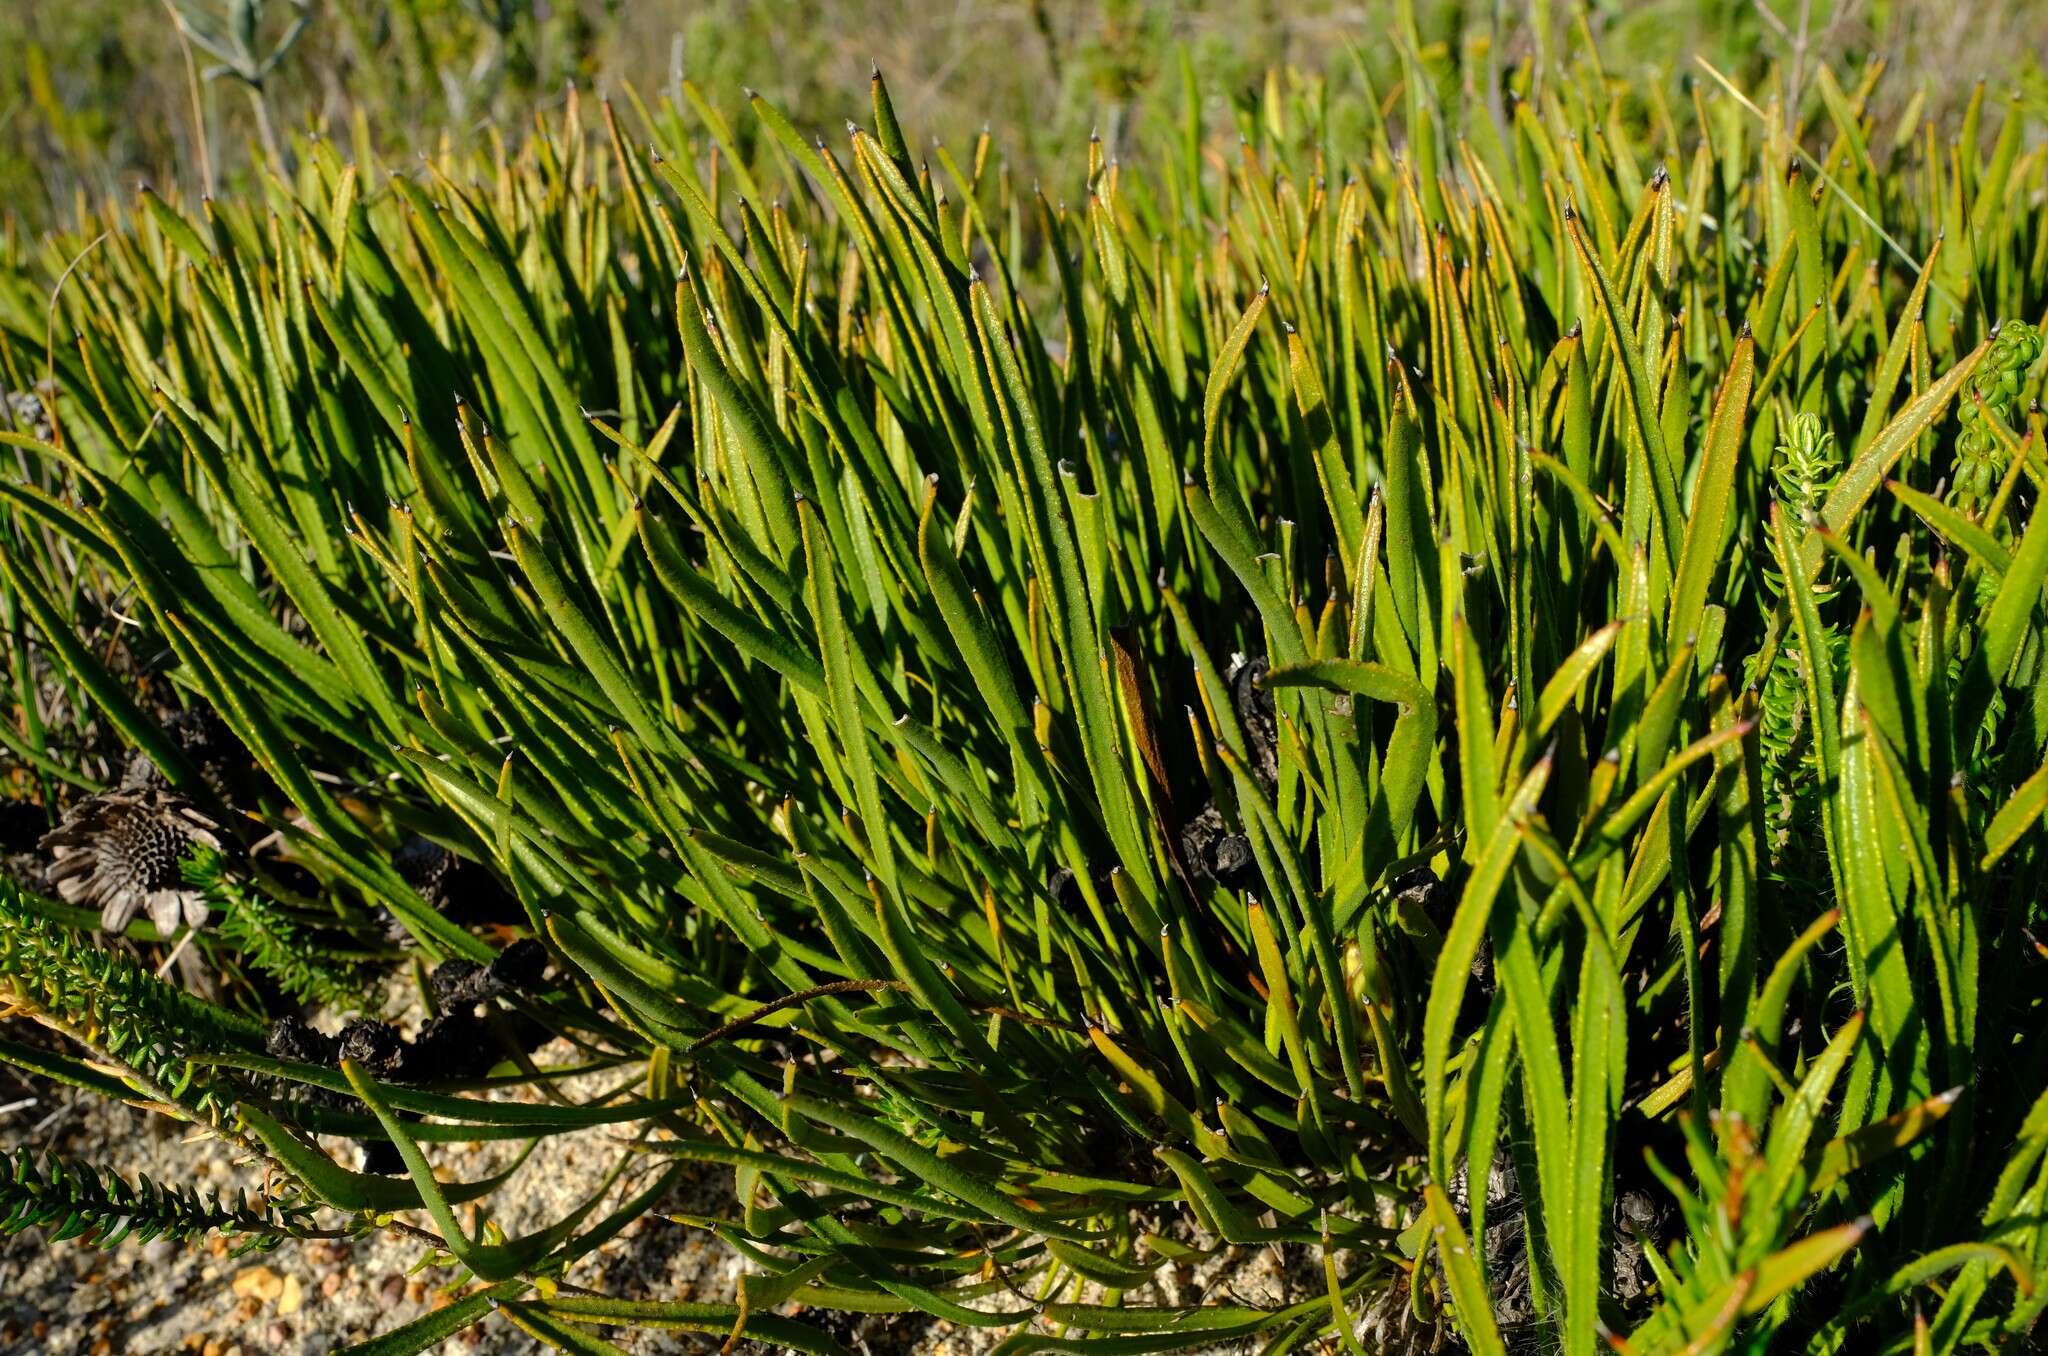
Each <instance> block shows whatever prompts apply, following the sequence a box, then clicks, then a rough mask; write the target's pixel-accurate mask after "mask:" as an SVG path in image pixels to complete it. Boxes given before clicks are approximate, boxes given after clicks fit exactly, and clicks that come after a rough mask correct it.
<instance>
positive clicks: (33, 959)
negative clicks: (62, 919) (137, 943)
mask: <svg viewBox="0 0 2048 1356" xmlns="http://www.w3.org/2000/svg"><path fill="white" fill-rule="evenodd" d="M0 998H4V1000H5V1001H6V1003H7V1004H8V1005H9V1006H10V1007H12V1008H15V1009H18V1010H20V1011H22V1012H24V1013H26V1014H28V1015H30V1016H32V1017H34V1018H35V1019H37V1020H38V1021H41V1022H44V1023H45V1024H47V1025H49V1026H52V1027H54V1028H56V1029H58V1030H60V1031H62V1032H63V1033H64V1034H65V1035H67V1036H71V1037H73V1038H75V1039H76V1040H78V1041H79V1042H81V1043H83V1044H84V1045H85V1046H87V1047H88V1048H89V1049H91V1050H93V1051H96V1052H98V1053H100V1054H102V1055H104V1056H106V1057H107V1058H109V1059H111V1060H112V1061H114V1062H115V1063H116V1064H117V1065H119V1066H120V1067H121V1069H122V1070H124V1071H125V1072H127V1073H129V1074H132V1076H133V1081H134V1083H135V1085H136V1091H137V1092H138V1094H140V1095H141V1096H142V1097H145V1098H148V1099H151V1100H155V1101H159V1102H162V1103H165V1104H168V1106H170V1107H171V1108H174V1109H175V1110H176V1111H177V1113H178V1114H181V1115H184V1116H187V1117H189V1118H191V1119H194V1120H198V1121H202V1122H204V1123H207V1124H219V1123H220V1122H221V1121H222V1120H223V1119H224V1118H226V1117H227V1116H228V1115H229V1112H230V1108H231V1105H232V1101H233V1096H234V1094H233V1092H232V1091H231V1090H229V1089H227V1088H224V1087H223V1086H221V1085H220V1083H219V1082H218V1080H217V1076H216V1075H215V1073H214V1072H213V1071H211V1070H207V1069H203V1068H200V1067H198V1066H196V1065H194V1064H193V1063H191V1061H190V1060H189V1058H188V1057H189V1056H191V1055H193V1054H219V1053H227V1052H234V1051H251V1050H256V1049H260V1048H261V1045H262V1040H263V1029H262V1027H261V1026H260V1025H259V1024H257V1023H255V1022H252V1021H250V1020H249V1019H248V1018H246V1017H243V1016H240V1015H238V1014H236V1013H233V1012H230V1011H228V1010H227V1009H225V1008H222V1007H220V1006H218V1005H216V1004H213V1003H209V1002H207V1001H206V1000H204V999H202V998H198V997H195V996H194V995H192V994H189V993H187V992H185V991H184V990H183V989H181V988H179V987H177V986H176V985H174V984H170V983H168V982H166V981H165V980H162V979H159V978H158V977H157V976H156V975H154V974H152V973H150V971H149V970H148V969H146V968H145V967H144V966H142V965H141V964H140V963H138V961H137V960H136V959H135V958H134V957H133V956H131V955H126V954H122V953H120V952H117V951H113V950H107V949H103V948H101V947H99V946H96V945H95V944H94V942H93V939H92V938H91V936H90V935H89V934H83V933H79V932H76V931H74V930H72V929H70V928H68V927H65V926H63V925H62V924H60V923H57V922H55V921H53V920H52V919H51V918H50V917H48V916H47V915H46V914H44V913H43V912H41V911H38V910H37V909H36V908H34V907H33V905H32V903H31V902H30V901H28V900H27V899H25V898H24V897H23V895H22V894H21V892H20V891H19V889H17V888H16V887H15V886H14V884H13V883H12V882H9V881H6V880H0Z"/></svg>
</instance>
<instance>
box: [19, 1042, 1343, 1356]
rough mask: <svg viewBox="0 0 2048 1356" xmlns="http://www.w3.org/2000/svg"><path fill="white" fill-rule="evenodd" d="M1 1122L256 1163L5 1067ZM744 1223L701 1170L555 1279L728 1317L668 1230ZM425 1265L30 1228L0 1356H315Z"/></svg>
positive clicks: (415, 1282) (1277, 1294)
mask: <svg viewBox="0 0 2048 1356" xmlns="http://www.w3.org/2000/svg"><path fill="white" fill-rule="evenodd" d="M10 1034H12V1033H10ZM550 1057H554V1058H566V1048H558V1049H553V1050H543V1051H542V1052H540V1058H541V1060H542V1062H547V1061H548V1060H549V1059H550ZM0 1068H4V1066H0ZM29 1099H33V1100H32V1101H31V1100H29ZM23 1103H26V1104H23ZM0 1108H5V1110H4V1111H0V1149H12V1148H14V1147H16V1146H19V1145H22V1144H28V1143H33V1144H37V1145H40V1146H42V1147H45V1148H51V1149H55V1150H56V1151H57V1152H59V1153H61V1154H64V1155H67V1156H72V1157H77V1158H82V1159H87V1160H90V1161H92V1162H95V1163H98V1164H101V1165H103V1166H109V1167H113V1168H116V1169H118V1170H119V1171H120V1172H122V1173H123V1174H124V1175H127V1176H129V1177H131V1178H132V1177H134V1176H135V1175H136V1174H138V1173H146V1174H148V1175H149V1176H150V1177H152V1178H155V1179H157V1180H160V1181H166V1182H178V1183H184V1184H189V1185H194V1186H199V1187H203V1188H205V1189H207V1190H209V1191H215V1192H218V1191H223V1190H234V1189H238V1188H241V1187H245V1186H246V1187H249V1188H252V1189H253V1188H255V1187H258V1186H260V1185H261V1181H262V1173H263V1165H262V1164H261V1163H260V1162H251V1161H238V1159H237V1154H238V1151H237V1150H235V1148H234V1146H232V1145H231V1144H228V1143H226V1142H223V1141H221V1140H218V1139H214V1138H210V1137H208V1138H198V1139H188V1138H187V1136H188V1135H189V1134H190V1127H188V1126H184V1125H181V1124H179V1123H177V1122H174V1121H171V1120H170V1119H168V1118H167V1117H164V1116H161V1115H156V1114H153V1113H149V1112H145V1111H142V1110H140V1109H137V1108H135V1107H130V1106H127V1105H123V1104H119V1103H111V1102H107V1101H104V1100H102V1099H100V1098H97V1097H93V1096H90V1095H86V1094H76V1093H73V1092H72V1091H71V1090H70V1089H68V1088H63V1087H59V1086H55V1085H52V1084H49V1083H46V1082H43V1081H41V1080H39V1079H34V1080H32V1079H27V1078H22V1077H17V1076H15V1075H13V1074H12V1073H11V1072H10V1073H0ZM623 1143H624V1138H623V1137H622V1136H621V1135H620V1134H619V1132H618V1131H617V1130H616V1129H598V1130H590V1131H585V1132H581V1133H578V1134H573V1135H564V1136H561V1137H558V1138H555V1139H551V1140H546V1141H543V1142H542V1144H541V1145H540V1146H539V1148H537V1149H536V1150H535V1151H534V1154H533V1156H532V1157H531V1158H530V1159H529V1160H528V1162H527V1163H526V1165H525V1166H524V1167H523V1168H522V1169H521V1171H520V1172H519V1173H518V1174H517V1175H516V1176H515V1177H514V1178H513V1180H512V1182H511V1183H510V1184H508V1185H507V1186H506V1187H505V1188H504V1189H502V1190H501V1191H500V1192H498V1193H497V1194H496V1195H495V1196H493V1197H492V1198H491V1201H490V1206H491V1212H492V1218H493V1219H495V1220H496V1221H497V1222H498V1223H499V1224H501V1225H502V1226H503V1227H504V1228H505V1230H506V1231H507V1232H508V1233H510V1234H514V1235H516V1234H518V1233H521V1232H524V1231H526V1230H529V1229H533V1228H537V1227H541V1226H543V1225H545V1224H547V1223H549V1222H551V1221H553V1220H554V1219H557V1218H559V1217H560V1216H561V1215H562V1214H563V1213H565V1212H567V1211H568V1210H570V1209H573V1208H574V1207H575V1206H576V1205H577V1204H578V1203H580V1202H581V1201H582V1200H583V1199H584V1198H585V1197H587V1196H588V1194H589V1193H590V1192H592V1191H594V1190H596V1189H597V1187H598V1185H599V1184H600V1183H601V1182H602V1180H603V1177H604V1174H605V1173H606V1172H607V1171H608V1170H609V1168H610V1167H611V1165H612V1163H613V1162H614V1161H615V1158H616V1155H617V1152H618V1150H619V1147H620V1146H621V1145H622V1144H623ZM327 1147H328V1149H329V1150H330V1152H334V1153H335V1154H336V1156H337V1158H338V1159H339V1160H340V1161H342V1162H344V1163H347V1164H350V1165H351V1166H352V1165H353V1163H354V1157H353V1155H354V1152H355V1151H354V1150H353V1149H352V1148H350V1147H349V1146H347V1145H346V1143H345V1142H343V1141H331V1142H329V1143H328V1145H327ZM516 1147H517V1146H516V1145H515V1144H513V1143H508V1142H504V1141H500V1142H494V1143H481V1144H473V1145H462V1144H451V1145H442V1146H434V1147H433V1148H432V1149H431V1150H430V1152H432V1153H433V1154H434V1157H435V1163H436V1167H437V1170H438V1171H439V1172H440V1174H441V1175H442V1177H443V1178H444V1180H447V1179H465V1180H467V1179H472V1178H476V1177H480V1176H484V1175H488V1174H489V1173H491V1172H494V1171H497V1170H499V1169H500V1168H502V1167H503V1166H504V1165H505V1163H506V1161H507V1159H508V1157H509V1155H511V1154H512V1153H514V1152H516ZM641 1180H642V1182H643V1184H644V1179H641ZM634 1181H635V1178H634V1176H633V1175H632V1174H629V1175H628V1177H627V1179H626V1181H625V1182H624V1183H622V1188H623V1189H626V1190H632V1189H634V1187H633V1183H634ZM736 1211H737V1204H736V1202H735V1201H734V1198H733V1193H732V1174H731V1173H730V1172H729V1171H727V1170H724V1169H720V1168H713V1167H708V1166H707V1167H704V1168H702V1169H699V1170H698V1171H697V1173H696V1175H694V1176H691V1177H689V1178H687V1179H686V1180H685V1181H684V1182H683V1183H682V1184H681V1185H680V1186H679V1187H678V1188H677V1189H676V1190H675V1192H674V1193H673V1194H672V1195H671V1196H670V1197H669V1198H668V1199H667V1200H665V1201H664V1202H662V1204H661V1206H660V1208H659V1211H658V1212H651V1213H649V1214H648V1215H646V1216H643V1217H642V1218H641V1219H639V1220H638V1221H636V1222H634V1223H633V1224H632V1225H630V1226H628V1227H627V1228H626V1230H625V1231H624V1232H623V1233H622V1234H620V1235H619V1236H618V1237H617V1238H615V1239H613V1240H612V1241H611V1242H610V1243H608V1244H606V1245H605V1246H604V1247H603V1248H601V1249H599V1250H598V1251H597V1252H595V1253H593V1254H591V1255H590V1256H588V1257H586V1258H584V1259H582V1260H581V1261H580V1262H578V1263H577V1265H576V1266H575V1267H573V1268H572V1269H571V1271H570V1273H569V1276H568V1278H567V1279H568V1280H570V1281H571V1282H573V1283H574V1284H576V1285H580V1286H585V1287H588V1288H590V1289H592V1290H597V1291H601V1292H603V1293H605V1294H608V1295H615V1296H624V1297H630V1298H643V1299H664V1300H699V1301H723V1302H730V1301H731V1300H732V1298H733V1297H734V1294H735V1293H736V1289H737V1286H738V1282H739V1277H740V1274H741V1263H740V1258H739V1256H738V1254H737V1253H735V1252H734V1251H733V1250H732V1249H731V1248H729V1247H728V1246H726V1245H725V1244H724V1243H723V1242H722V1241H721V1240H719V1239H718V1238H717V1237H716V1236H715V1235H713V1234H712V1233H710V1232H709V1231H707V1230H704V1229H702V1228H697V1227H693V1226H691V1225H687V1224H682V1223H677V1222H674V1221H672V1220H671V1219H669V1218H667V1216H668V1215H672V1214H674V1215H696V1216H700V1217H701V1216H719V1215H731V1214H733V1213H736ZM420 1222H422V1223H424V1222H425V1221H424V1219H421V1220H420ZM430 1251H431V1250H430V1249H429V1248H428V1246H427V1245H426V1244H424V1243H423V1242H421V1241H420V1240H418V1239H417V1238H412V1237H408V1236H406V1235H404V1234H401V1233H399V1232H398V1231H396V1230H387V1231H384V1232H380V1233H377V1234H372V1235H370V1236H367V1237H363V1238H358V1239H352V1240H341V1241H324V1240H314V1241H309V1242H304V1243H295V1242H287V1243H286V1244H284V1245H283V1246H281V1247H279V1248H277V1249H276V1250H274V1251H271V1252H267V1253H264V1252H254V1253H248V1254H245V1255H243V1256H241V1257H236V1256H234V1255H233V1249H232V1247H231V1246H230V1244H229V1243H227V1242H226V1241H225V1240H222V1239H218V1238H209V1239H207V1240H205V1241H202V1242H200V1243H197V1244H191V1245H186V1244H176V1243H168V1242H164V1241H161V1240H159V1241H156V1242H151V1243H138V1242H135V1241H133V1240H130V1241H127V1242H124V1243H122V1244H120V1245H119V1246H117V1247H115V1248H114V1249H112V1250H111V1251H101V1250H99V1249H95V1248H92V1247H90V1246H88V1245H86V1244H83V1243H81V1242H78V1241H76V1240H74V1241H72V1242H68V1243H62V1244H54V1245H53V1244H51V1243H49V1242H47V1241H46V1240H45V1238H44V1236H43V1235H42V1233H41V1232H40V1231H37V1230H30V1231H29V1232H27V1233H24V1234H19V1235H16V1236H14V1237H11V1238H5V1239H0V1356H44V1353H58V1352H62V1353H78V1356H125V1354H126V1353H135V1354H136V1356H142V1354H143V1353H160V1352H161V1353H171V1352H176V1353H195V1354H196V1356H258V1354H259V1353H260V1354H261V1356H301V1354H302V1353H303V1354H304V1356H312V1354H313V1353H319V1352H328V1351H331V1350H333V1349H334V1348H336V1347H339V1346H345V1345H347V1344H349V1343H352V1342H357V1341H361V1340H363V1339H365V1338H368V1337H371V1336H374V1335H376V1334H378V1333H381V1332H388V1331H389V1330H391V1329H392V1328H394V1327H396V1326H398V1325H399V1324H401V1323H405V1322H407V1321H409V1320H411V1319H414V1318H417V1317H419V1316H420V1315H422V1314H424V1313H427V1312H429V1311H430V1310H432V1309H434V1308H437V1307H439V1306H440V1305H443V1304H446V1303H448V1302H449V1301H450V1300H451V1299H452V1298H455V1297H457V1296H459V1295H460V1294H461V1293H462V1292H463V1291H464V1289H466V1288H467V1287H466V1285H465V1283H464V1282H463V1280H462V1278H461V1274H460V1272H459V1269H456V1268H444V1267H432V1266H427V1265H425V1263H426V1262H427V1261H428V1260H429V1256H430ZM1300 1251H1304V1252H1305V1250H1300ZM1319 1268H1320V1263H1319V1261H1317V1260H1316V1259H1314V1258H1313V1257H1308V1256H1287V1257H1283V1256H1281V1255H1280V1254H1279V1252H1278V1251H1277V1250H1276V1249H1273V1248H1251V1249H1228V1250H1225V1251H1224V1252H1222V1253H1220V1254H1218V1255H1217V1256H1216V1257H1214V1258H1211V1259H1210V1260H1208V1261H1207V1262H1204V1263H1202V1264H1201V1265H1200V1266H1198V1267H1195V1268H1192V1269H1191V1270H1188V1271H1186V1272H1184V1273H1180V1274H1176V1271H1175V1269H1173V1268H1167V1269H1165V1270H1163V1271H1162V1279H1161V1282H1160V1284H1159V1285H1158V1287H1156V1289H1157V1290H1158V1293H1157V1294H1152V1295H1139V1294H1133V1295H1131V1296H1130V1297H1129V1300H1130V1302H1134V1303H1162V1302H1181V1303H1186V1302H1196V1301H1198V1300H1200V1299H1201V1298H1203V1297H1207V1298H1210V1299H1212V1300H1215V1301H1217V1302H1242V1303H1252V1304H1272V1303H1278V1302H1282V1300H1283V1297H1284V1298H1286V1299H1293V1300H1299V1299H1301V1298H1303V1297H1304V1296H1305V1295H1306V1294H1308V1293H1311V1290H1309V1289H1305V1288H1304V1287H1315V1288H1319V1287H1320V1285H1321V1275H1320V1270H1319ZM806 1317H807V1318H808V1319H809V1321H812V1322H814V1323H817V1324H818V1325H819V1326H821V1327H824V1328H825V1329H826V1330H827V1331H829V1332H831V1333H832V1334H833V1335H834V1336H835V1337H837V1338H838V1339H839V1340H840V1341H841V1343H842V1344H844V1345H845V1346H847V1347H848V1349H849V1350H850V1351H852V1352H855V1353H861V1352H867V1353H871V1354H872V1356H894V1354H896V1353H903V1354H904V1356H978V1353H982V1352H985V1351H987V1350H988V1349H989V1348H990V1347H992V1346H994V1345H995V1343H996V1341H998V1340H1000V1339H1001V1337H1003V1336H1004V1335H1005V1332H1004V1330H1000V1329H978V1330H977V1329H967V1330H961V1329H956V1328H955V1327H953V1325H951V1324H947V1323H942V1322H935V1321H932V1320H928V1319H925V1318H922V1317H918V1316H910V1315H888V1316H866V1317H859V1316H852V1315H830V1314H824V1313H818V1312H812V1313H810V1314H808V1315H806ZM605 1336H606V1337H607V1339H608V1340H610V1341H612V1342H614V1343H615V1344H617V1345H618V1346H620V1347H622V1348H623V1349H624V1350H626V1351H629V1352H634V1353H661V1352H700V1353H705V1352H714V1351H716V1350H717V1349H718V1348H719V1346H720V1345H721V1342H722V1339H721V1338H715V1337H706V1336H704V1335H702V1334H693V1333H663V1332H651V1331H630V1330H609V1331H607V1332H606V1334H605ZM439 1350H440V1351H441V1352H443V1353H446V1354H447V1356H468V1354H469V1353H477V1354H478V1356H486V1354H490V1356H495V1354H496V1353H508V1354H509V1353H527V1352H539V1351H542V1350H544V1348H543V1347H541V1346H540V1345H539V1344H538V1343H537V1342H535V1341H533V1340H532V1339H531V1338H529V1337H527V1336H526V1335H525V1334H523V1333H521V1332H519V1331H518V1330H517V1329H515V1328H513V1327H512V1326H511V1324H509V1323H508V1322H505V1321H503V1320H501V1319H495V1318H493V1319H487V1320H486V1321H484V1322H483V1323H480V1324H476V1325H473V1326H472V1327H470V1328H468V1329H466V1330H465V1331H463V1332H462V1333H460V1334H458V1335H457V1336H456V1337H454V1338H451V1339H449V1340H448V1341H447V1342H446V1343H444V1344H443V1345H442V1346H441V1347H440V1348H439ZM733 1350H734V1352H735V1354H736V1356H744V1353H749V1352H751V1353H765V1352H768V1351H771V1350H773V1348H770V1347H767V1346H763V1345H759V1344H750V1343H741V1344H738V1345H736V1346H735V1347H734V1349H733ZM1218 1350H1219V1352H1220V1351H1221V1350H1223V1349H1221V1348H1219V1349H1218Z"/></svg>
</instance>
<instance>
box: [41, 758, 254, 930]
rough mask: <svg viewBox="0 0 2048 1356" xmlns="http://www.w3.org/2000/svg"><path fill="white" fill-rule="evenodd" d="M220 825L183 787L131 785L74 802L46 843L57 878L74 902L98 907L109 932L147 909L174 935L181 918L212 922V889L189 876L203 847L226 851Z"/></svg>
mask: <svg viewBox="0 0 2048 1356" xmlns="http://www.w3.org/2000/svg"><path fill="white" fill-rule="evenodd" d="M219 828H220V826H219V825H218V824H215V823H214V822H213V821H212V820H211V819H208V818H207V817H206V815H205V814H203V813H201V811H200V810H199V808H198V807H197V806H195V805H193V804H192V803H191V802H190V801H188V800H186V799H185V798H184V797H183V796H180V795H178V794H177V793H176V792H172V791H166V790H162V789H160V788H156V787H143V788H134V789H124V790H119V791H108V792H105V793H103V794H101V795H97V796H89V797H87V798H86V799H84V800H82V801H80V802H79V803H78V804H76V805H74V806H72V807H71V809H70V810H69V811H68V812H66V814H65V816H64V820H63V822H62V823H61V824H59V825H58V826H57V827H56V828H55V829H52V830H51V831H50V832H49V833H47V834H45V835H44V836H43V840H42V847H43V850H44V851H46V852H48V853H49V854H50V870H49V880H50V883H51V884H52V885H53V886H55V887H56V890H57V894H58V896H59V897H60V898H61V899H63V900H64V901H65V902H66V903H68V904H79V905H83V906H85V907H87V908H97V909H98V910H99V911H100V926H101V927H102V928H104V929H106V930H107V931H108V932H119V931H121V930H122V929H123V928H125V927H127V926H128V923H129V920H131V919H132V918H134V917H135V915H136V914H137V913H139V912H141V911H143V910H145V909H146V910H147V911H148V913H149V918H150V921H151V922H153V923H155V924H156V928H157V931H158V932H160V933H162V934H163V935H164V936H166V937H168V936H170V935H171V934H172V933H173V932H175V931H177V929H178V925H179V924H180V922H183V923H185V924H188V925H190V926H192V927H195V928H196V927H199V926H200V925H201V924H203V923H205V922H206V915H207V908H206V899H205V896H204V895H203V894H202V893H201V892H200V891H198V890H196V889H194V888H192V887H191V886H189V885H187V884H186V883H185V876H184V864H185V862H186V861H187V860H189V859H191V858H192V857H194V856H195V855H197V854H198V852H199V851H200V850H202V849H211V850H212V851H215V852H218V851H220V850H221V840H220V837H219V836H218V830H219Z"/></svg>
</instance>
